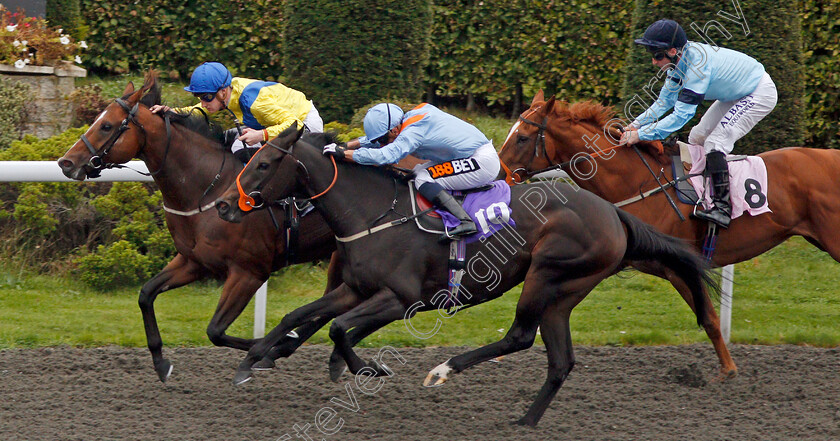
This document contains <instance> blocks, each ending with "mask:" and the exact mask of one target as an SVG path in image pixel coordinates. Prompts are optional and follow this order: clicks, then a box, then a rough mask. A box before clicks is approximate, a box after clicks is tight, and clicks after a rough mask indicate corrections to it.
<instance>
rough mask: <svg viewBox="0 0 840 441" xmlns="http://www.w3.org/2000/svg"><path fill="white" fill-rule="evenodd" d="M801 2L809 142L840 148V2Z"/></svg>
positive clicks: (832, 0)
mask: <svg viewBox="0 0 840 441" xmlns="http://www.w3.org/2000/svg"><path fill="white" fill-rule="evenodd" d="M800 4H801V6H800V16H801V17H802V50H803V57H804V63H803V66H804V70H805V98H804V102H805V109H806V110H805V113H806V115H807V118H806V119H805V127H806V132H807V134H806V144H807V145H809V146H811V147H830V148H835V149H836V148H840V37H838V36H840V2H838V1H837V0H803V1H801V2H800Z"/></svg>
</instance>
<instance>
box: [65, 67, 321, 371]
mask: <svg viewBox="0 0 840 441" xmlns="http://www.w3.org/2000/svg"><path fill="white" fill-rule="evenodd" d="M159 103H160V87H159V86H158V84H157V78H156V76H155V75H154V74H153V73H150V74H149V75H147V77H146V82H145V84H144V86H143V87H142V88H141V89H140V90H136V91H135V90H134V86H133V85H132V84H131V83H129V84H128V86H127V87H126V89H125V92H124V96H123V97H122V98H120V99H117V100H116V101H115V102H113V103H111V104H110V105H109V106H108V107H107V108H106V109H105V110H104V111H103V112H102V114H100V115H99V117H98V118H97V119H96V121H95V122H94V123H93V125H91V127H90V129H88V131H87V132H86V133H85V134H84V135H83V137H82V139H80V140H79V141H77V142H76V143H75V144H74V145H73V146H72V147H71V148H70V149H69V150H68V151H67V153H66V154H65V155H64V157H62V158H61V159H59V160H58V165H59V166H60V167H61V169H62V171H63V172H64V174H65V175H66V176H67V177H69V178H72V179H77V180H84V179H85V178H86V177H91V176H96V175H97V174H98V170H99V169H100V168H102V167H107V166H109V165H111V164H122V163H125V162H127V161H129V160H130V159H132V158H139V159H142V160H143V161H144V162H145V163H146V165H147V166H148V169H149V170H150V171H151V172H152V175H153V177H154V180H155V183H156V184H157V186H158V188H160V190H161V193H162V195H163V204H164V207H165V209H166V210H167V213H166V224H167V226H168V227H169V232H170V234H171V235H172V239H173V241H174V242H175V248H176V249H177V251H178V254H177V255H176V256H175V258H174V259H172V261H171V262H169V264H167V265H166V267H165V268H164V269H163V270H162V271H161V272H160V273H158V274H157V275H156V276H154V277H153V278H152V279H151V280H149V281H148V282H146V284H144V285H143V287H142V289H141V290H140V299H139V303H140V309H141V311H142V313H143V323H144V326H145V329H146V339H147V342H148V346H149V350H150V351H151V353H152V359H153V361H154V366H155V370H156V371H157V374H158V376H159V378H160V380H161V381H166V379H167V378H168V376H169V374H170V373H171V371H172V365H171V363H170V362H169V360H167V359H166V358H163V354H162V346H163V342H162V340H161V336H160V332H159V330H158V326H157V320H156V319H155V312H154V301H155V298H156V297H157V296H158V294H160V293H162V292H164V291H168V290H171V289H174V288H178V287H180V286H184V285H187V284H189V283H192V282H195V281H197V280H202V279H206V278H214V279H218V280H223V281H224V287H223V288H222V295H221V297H220V298H219V303H218V306H217V307H216V312H215V313H214V314H213V318H212V319H211V320H210V323H209V325H208V326H207V335H208V337H209V338H210V341H212V342H213V344H215V345H218V346H228V347H233V348H237V349H242V350H247V349H248V348H250V347H251V346H252V345H253V344H254V341H255V340H251V339H243V338H238V337H232V336H228V335H226V334H225V331H226V330H227V328H228V326H230V324H231V323H233V321H234V320H235V319H236V318H237V317H238V316H239V315H240V314H241V313H242V310H243V309H244V308H245V306H246V305H247V304H248V302H249V301H250V300H251V297H252V296H253V295H254V293H255V292H256V290H257V289H258V288H259V287H260V285H262V284H263V283H264V282H265V281H266V280H267V279H268V277H269V275H270V274H271V272H272V271H275V270H277V269H279V268H281V267H283V266H285V265H286V264H287V257H289V256H288V255H287V254H286V251H287V250H286V240H285V228H282V225H281V228H280V229H279V230H278V228H277V227H276V226H275V225H274V222H273V221H272V219H271V216H270V213H269V210H261V211H260V212H259V213H258V214H256V215H254V216H252V217H251V218H249V220H248V222H245V223H242V224H238V225H237V224H232V223H229V222H224V221H222V220H221V219H219V216H218V214H217V213H216V210H210V211H206V210H207V209H208V208H211V207H212V205H213V202H214V200H215V198H216V197H217V196H218V195H219V194H220V193H221V191H222V190H223V189H226V188H227V187H228V186H229V185H230V184H231V183H232V182H233V180H234V178H235V177H236V175H237V174H238V173H239V171H240V170H241V169H242V164H241V163H240V162H239V161H238V160H236V159H235V158H234V157H233V155H232V154H231V153H230V152H229V151H228V149H227V148H225V146H223V145H222V142H221V131H220V130H218V129H215V130H214V127H213V126H211V125H208V123H207V122H206V120H205V119H204V118H203V117H201V116H198V115H193V116H183V115H178V114H174V113H173V114H169V115H167V116H166V118H164V117H162V116H160V115H156V114H153V113H151V112H150V111H149V107H150V106H152V105H153V104H159ZM86 144H88V145H86ZM217 174H218V176H217ZM200 209H201V211H200ZM277 217H278V218H279V220H278V222H279V223H282V222H283V219H284V217H283V215H282V213H280V214H278V215H277ZM299 232H300V234H299V244H298V247H297V253H295V255H294V258H293V259H292V262H291V263H300V262H311V261H313V260H318V259H324V258H328V257H329V256H330V254H331V253H332V252H333V250H335V236H333V234H332V232H331V231H330V229H329V226H327V224H326V223H325V222H324V219H323V218H322V217H321V215H320V214H318V213H312V214H309V215H306V216H303V217H302V218H301V219H300V229H299ZM332 267H333V265H331V268H332ZM334 274H335V271H331V272H330V274H329V285H330V286H333V285H334V284H335V283H336V279H335V277H334ZM324 323H326V322H323V323H320V325H323V324H324ZM318 328H320V326H319V324H317V323H313V324H308V325H307V326H306V327H305V328H303V329H300V330H298V334H299V337H300V338H289V339H287V341H285V342H284V343H283V345H281V346H279V347H278V348H275V350H274V353H273V355H274V356H275V357H276V356H280V355H283V356H285V355H288V354H290V353H291V352H293V351H294V349H295V348H297V346H298V345H300V344H301V343H302V342H303V341H305V340H306V338H308V337H309V336H311V334H312V333H314V332H315V331H316V330H317V329H318ZM266 363H268V364H270V362H269V361H266Z"/></svg>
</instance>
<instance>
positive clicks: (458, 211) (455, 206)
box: [431, 190, 478, 237]
mask: <svg viewBox="0 0 840 441" xmlns="http://www.w3.org/2000/svg"><path fill="white" fill-rule="evenodd" d="M431 202H432V203H433V204H435V207H438V208H443V209H444V210H446V211H448V212H450V213H452V215H453V216H455V217H457V218H458V220H459V221H461V223H460V224H458V226H457V227H455V228H453V229H451V230H447V232H446V234H447V235H448V236H449V237H463V236H469V235H471V234H475V233H476V232H478V228H476V227H475V222H473V220H472V218H471V217H470V215H469V214H467V212H466V210H464V207H462V206H461V204H459V203H458V201H456V200H455V198H454V197H452V195H451V194H449V193H447V192H446V190H442V191H441V192H440V193H438V194H437V196H435V197H434V199H433V200H432V201H431Z"/></svg>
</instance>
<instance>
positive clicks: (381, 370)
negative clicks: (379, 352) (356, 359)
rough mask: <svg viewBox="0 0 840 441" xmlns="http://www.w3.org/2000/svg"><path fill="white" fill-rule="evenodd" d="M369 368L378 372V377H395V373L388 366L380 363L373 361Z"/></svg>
mask: <svg viewBox="0 0 840 441" xmlns="http://www.w3.org/2000/svg"><path fill="white" fill-rule="evenodd" d="M367 366H368V367H369V368H371V369H373V370H374V371H376V375H375V376H376V377H390V376H391V375H394V371H392V370H391V368H389V367H388V365H387V364H385V363H382V362H380V361H376V360H371V361H370V363H368V364H367Z"/></svg>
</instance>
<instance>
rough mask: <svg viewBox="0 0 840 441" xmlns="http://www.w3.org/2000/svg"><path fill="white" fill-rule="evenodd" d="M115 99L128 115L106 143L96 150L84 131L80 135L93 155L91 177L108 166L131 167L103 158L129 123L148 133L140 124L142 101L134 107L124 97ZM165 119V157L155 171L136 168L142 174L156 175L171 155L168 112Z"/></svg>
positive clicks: (89, 162) (89, 163)
mask: <svg viewBox="0 0 840 441" xmlns="http://www.w3.org/2000/svg"><path fill="white" fill-rule="evenodd" d="M114 101H115V102H116V103H117V104H119V105H120V107H122V109H123V110H125V112H126V113H127V115H126V117H125V118H124V119H123V120H122V122H121V123H120V126H119V127H118V128H117V130H116V131H115V132H114V133H113V134H111V137H110V138H108V140H107V141H105V144H103V145H102V147H101V148H100V149H99V150H96V149H95V148H94V147H93V144H91V142H90V140H89V139H88V138H87V136H85V134H84V133H83V134H82V136H81V137H80V138H81V140H82V142H83V143H84V144H85V146H86V147H87V149H88V151H89V152H90V154H91V157H90V159H89V160H88V165H90V167H91V168H93V171H92V172H89V173H88V174H87V176H88V177H89V178H96V177H98V176H99V174H100V173H101V172H102V170H103V169H106V168H129V167H125V166H124V165H121V164H114V163H106V162H105V161H103V159H102V158H103V157H104V156H105V155H107V154H108V152H109V151H110V150H111V149H112V148H113V147H114V145H115V144H116V143H117V140H118V139H119V138H120V136H122V134H123V133H125V131H126V130H128V129H129V124H134V125H136V126H137V127H138V128H139V129H140V131H142V132H143V135H145V134H146V129H145V128H144V127H143V124H140V121H138V120H137V111H138V109H139V108H140V102H137V103H135V104H134V106H133V107H132V106H129V104H128V102H126V101H125V100H123V99H122V98H117V99H115V100H114ZM163 120H164V122H165V126H166V148H165V149H164V152H163V159H161V163H160V168H158V169H157V170H155V171H153V172H149V173H144V172H141V171H137V170H135V171H137V173H140V174H141V175H145V176H154V175H156V174H158V173H160V171H161V170H163V166H164V164H165V163H166V157H167V156H168V155H169V146H170V144H171V140H172V127H171V123H170V120H169V115H168V114H164V116H163ZM132 170H133V169H132Z"/></svg>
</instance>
